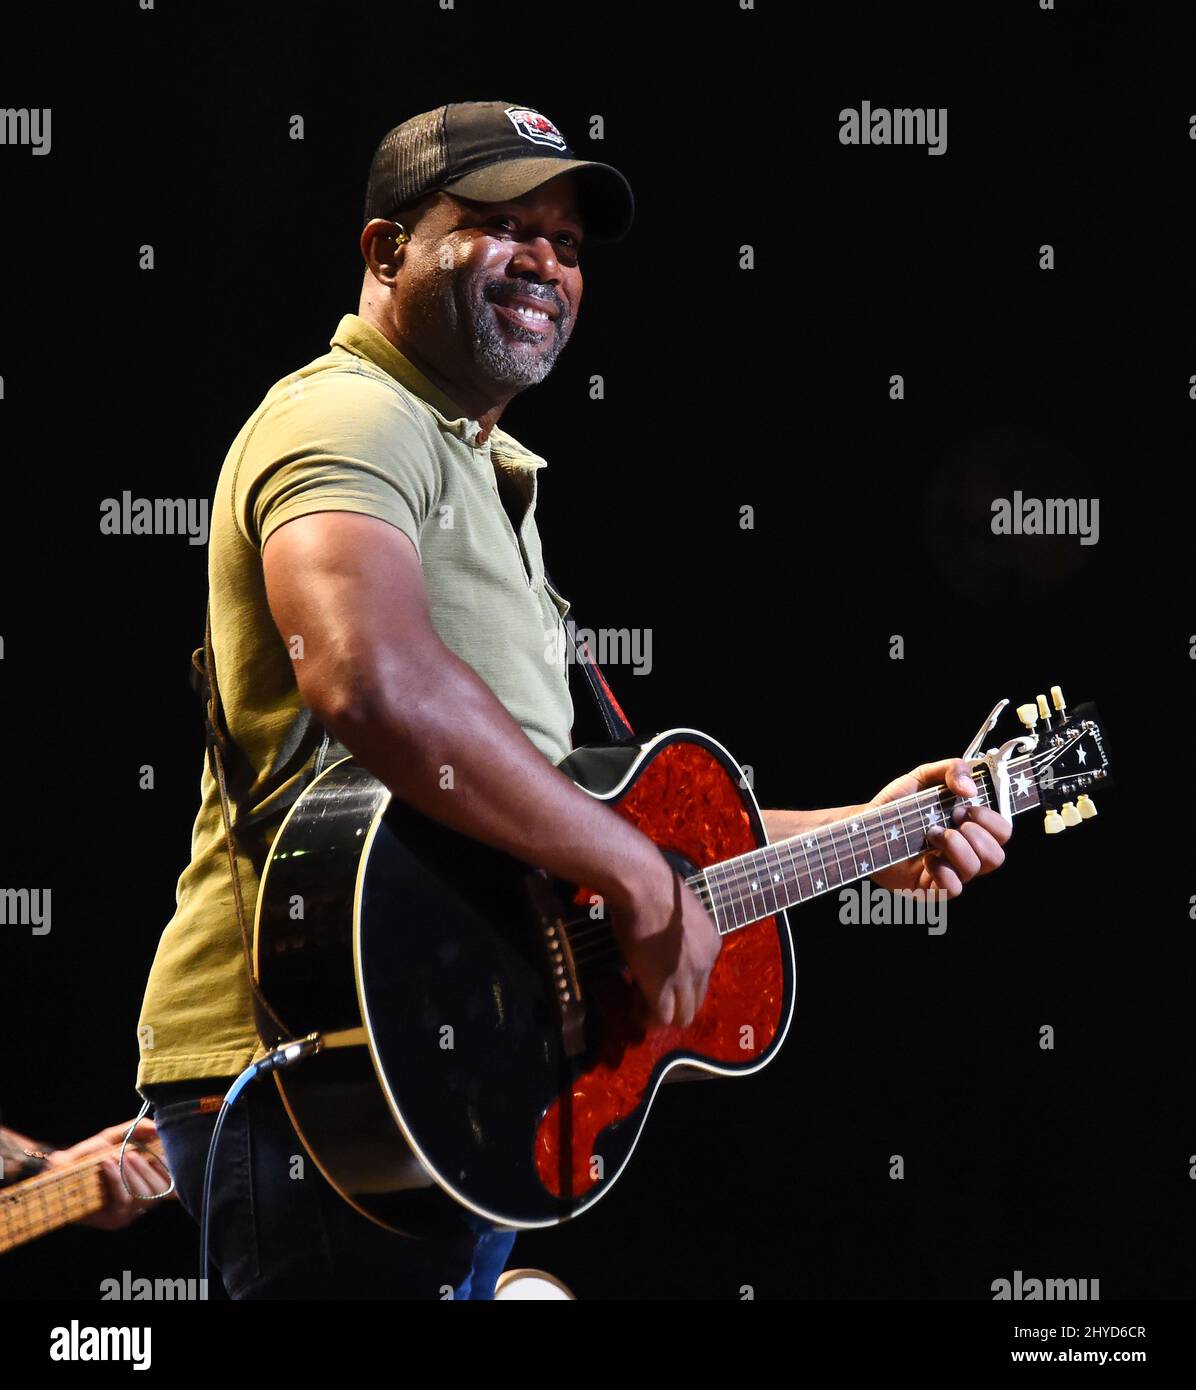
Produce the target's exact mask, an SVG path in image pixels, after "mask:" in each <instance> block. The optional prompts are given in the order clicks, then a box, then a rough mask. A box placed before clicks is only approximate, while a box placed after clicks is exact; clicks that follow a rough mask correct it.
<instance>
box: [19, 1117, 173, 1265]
mask: <svg viewBox="0 0 1196 1390" xmlns="http://www.w3.org/2000/svg"><path fill="white" fill-rule="evenodd" d="M131 1123H132V1121H129V1120H126V1121H125V1123H124V1124H120V1125H109V1126H108V1128H107V1129H102V1130H100V1132H99V1133H98V1134H93V1135H92V1136H91V1137H90V1138H88V1139H83V1140H80V1142H79V1143H78V1144H72V1145H71V1147H70V1148H67V1149H54V1150H51V1151H50V1152H49V1153H46V1154H44V1156H43V1155H42V1153H41V1150H42V1147H43V1146H39V1145H38V1144H36V1143H35V1142H34V1141H33V1140H32V1139H29V1138H27V1137H26V1136H25V1135H22V1134H18V1133H17V1132H16V1131H14V1130H11V1129H3V1130H0V1152H2V1153H3V1154H4V1155H5V1157H6V1159H7V1158H8V1157H9V1156H11V1158H12V1160H13V1161H14V1162H15V1161H16V1160H17V1159H25V1160H27V1159H28V1158H31V1157H42V1158H43V1167H42V1171H41V1173H40V1175H38V1176H36V1177H30V1178H26V1179H24V1180H21V1179H20V1178H18V1181H17V1182H15V1183H14V1184H12V1185H11V1186H9V1187H4V1188H0V1193H2V1194H4V1197H5V1199H6V1200H5V1202H4V1206H3V1210H2V1211H0V1216H3V1217H4V1218H6V1219H9V1221H10V1224H12V1225H14V1227H15V1229H13V1230H11V1231H6V1230H5V1229H4V1225H3V1223H2V1222H0V1249H4V1248H7V1247H8V1246H9V1245H11V1244H19V1243H21V1241H23V1240H25V1239H31V1238H33V1237H34V1236H35V1235H39V1234H41V1233H42V1232H43V1230H52V1229H54V1227H56V1226H59V1225H63V1224H66V1221H74V1223H75V1224H78V1225H80V1226H92V1227H94V1228H95V1229H96V1230H100V1231H119V1230H121V1229H123V1228H124V1227H125V1226H128V1225H129V1224H130V1223H131V1222H133V1221H134V1220H135V1219H136V1218H137V1217H138V1216H141V1215H143V1214H144V1213H145V1212H147V1211H150V1210H152V1204H150V1203H147V1202H145V1201H139V1200H138V1197H153V1196H159V1195H161V1194H164V1193H165V1192H166V1190H167V1188H169V1186H170V1174H169V1172H167V1169H166V1165H165V1163H164V1162H163V1160H162V1158H161V1146H160V1145H159V1144H158V1142H157V1130H156V1128H155V1127H154V1123H153V1121H152V1120H142V1121H141V1122H140V1123H139V1124H138V1125H137V1127H136V1129H134V1131H133V1133H132V1135H131V1136H130V1139H129V1144H128V1147H127V1148H126V1150H125V1162H124V1176H125V1182H127V1184H128V1186H129V1189H130V1191H129V1192H126V1191H125V1188H124V1185H123V1184H122V1183H121V1180H120V1175H119V1174H118V1172H117V1158H118V1157H119V1155H120V1146H121V1141H122V1140H123V1138H124V1135H125V1131H126V1130H127V1129H128V1128H129V1125H130V1124H131ZM6 1166H7V1165H6ZM97 1167H98V1168H99V1177H100V1181H99V1183H98V1184H96V1183H95V1182H94V1179H90V1178H89V1174H90V1173H91V1172H92V1171H93V1170H94V1169H96V1168H97ZM59 1179H61V1180H62V1183H66V1184H67V1185H68V1186H70V1189H71V1190H70V1192H69V1193H66V1195H63V1194H62V1193H60V1192H59V1188H60V1187H61V1186H62V1183H60V1182H59ZM63 1191H64V1192H65V1189H63ZM51 1192H53V1193H54V1197H53V1200H49V1199H48V1194H49V1193H51ZM130 1194H135V1195H130ZM68 1198H69V1200H68ZM25 1207H29V1208H30V1210H29V1211H27V1212H26V1211H24V1210H23V1208H25ZM66 1213H69V1215H65V1214H66ZM64 1215H65V1220H64V1219H63V1218H64Z"/></svg>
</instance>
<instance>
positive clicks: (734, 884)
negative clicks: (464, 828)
mask: <svg viewBox="0 0 1196 1390" xmlns="http://www.w3.org/2000/svg"><path fill="white" fill-rule="evenodd" d="M1076 741H1077V740H1076V739H1073V740H1072V741H1071V743H1070V744H1068V745H1067V747H1065V748H1061V749H1048V750H1047V751H1045V752H1044V753H1041V754H1039V753H1035V754H1032V755H1026V757H1025V758H1020V759H1018V760H1017V762H1016V763H1015V764H1013V765H1012V766H1011V768H1010V772H1011V773H1017V772H1022V771H1024V770H1025V769H1026V767H1027V766H1029V767H1031V768H1033V769H1035V770H1037V769H1038V768H1041V767H1044V766H1047V765H1049V764H1050V763H1052V762H1054V761H1056V760H1057V759H1058V758H1059V757H1060V756H1061V754H1062V753H1064V752H1066V751H1067V748H1069V747H1072V746H1074V744H1075V742H1076ZM987 773H988V769H987V768H984V767H979V768H976V769H975V770H974V772H973V780H974V781H975V782H976V785H977V795H976V798H975V801H976V802H980V803H982V804H983V805H985V806H987V807H988V808H989V809H992V808H993V803H992V802H991V801H990V800H989V788H988V778H987ZM945 790H946V789H945V788H943V787H937V788H924V789H923V790H922V791H918V792H910V793H908V794H907V795H906V796H904V797H898V798H896V799H895V800H894V801H887V802H884V803H882V804H881V805H879V806H877V807H876V808H875V810H871V811H866V812H864V813H862V814H861V815H858V816H856V817H852V818H848V819H845V820H840V821H834V822H831V823H830V824H829V825H822V826H817V827H814V828H813V829H812V830H810V831H809V832H802V833H799V834H797V835H793V836H789V837H787V838H786V839H784V840H777V841H774V842H773V843H771V844H768V845H759V846H756V847H755V848H754V849H752V850H749V851H748V852H747V854H745V855H738V856H734V857H732V858H731V859H726V860H723V861H721V863H719V864H711V865H707V866H706V868H705V870H703V871H701V873H702V875H703V876H708V875H709V874H710V872H711V870H715V869H721V870H722V873H721V874H719V876H718V877H717V878H715V879H714V880H713V882H712V886H713V887H715V888H718V889H720V890H721V889H724V888H725V889H742V888H743V887H744V886H745V885H748V884H750V883H752V882H754V881H756V874H755V873H754V872H753V871H752V870H751V869H750V868H749V867H747V865H746V864H745V863H744V861H745V860H746V859H748V858H751V857H752V856H759V858H760V863H762V864H765V863H767V860H766V859H765V858H764V856H765V855H766V854H767V852H768V851H769V850H781V849H785V850H787V852H788V853H789V854H790V856H791V857H792V856H793V847H794V846H796V845H797V844H798V843H799V842H802V844H803V845H804V842H805V841H806V840H813V841H814V842H815V843H814V845H813V846H804V847H805V848H810V847H813V848H817V849H822V848H824V847H826V848H829V849H830V850H831V852H832V854H834V855H835V858H836V861H838V850H839V849H840V848H847V849H850V850H852V852H853V853H854V852H855V848H856V847H855V846H854V845H853V843H852V838H851V837H852V836H853V835H859V834H861V833H864V834H865V838H866V843H867V847H868V849H869V850H871V849H872V848H873V846H872V841H871V835H872V834H873V833H875V831H876V830H881V831H887V830H889V829H891V828H892V827H893V826H895V825H898V824H899V825H900V829H901V831H902V834H903V835H904V836H905V838H906V840H907V843H908V838H909V837H908V830H907V826H906V820H907V817H908V816H909V815H910V814H911V813H913V814H915V815H916V816H917V819H918V824H919V827H920V826H921V821H922V814H921V812H922V810H923V809H924V808H927V807H931V806H933V805H934V804H936V803H937V804H938V805H939V806H940V807H942V806H943V801H944V791H945ZM948 795H949V796H952V797H954V805H953V806H952V807H951V812H949V813H948V814H949V815H950V814H952V813H953V812H954V810H955V809H956V807H957V806H960V805H971V804H975V802H974V801H973V798H971V797H961V796H955V794H954V793H948ZM909 803H914V804H912V805H911V804H909ZM1038 804H1041V802H1039V803H1038ZM890 808H892V809H894V810H896V811H897V815H896V817H894V818H890V819H889V820H887V821H886V820H885V813H886V812H887V811H888V810H889V809H890ZM944 809H945V808H944ZM1023 809H1028V808H1023ZM861 821H868V822H871V825H869V826H866V827H865V829H864V831H863V832H861V831H858V830H857V831H851V830H847V831H846V832H845V833H844V834H842V835H840V834H838V833H836V832H837V830H838V829H839V828H840V827H845V826H848V825H849V824H851V823H853V822H861ZM828 831H829V832H830V833H829V834H828V833H827V832H828ZM882 843H887V841H885V842H882ZM922 852H923V851H922V850H921V849H920V850H918V851H916V852H915V853H914V854H910V855H907V856H905V859H913V858H916V857H917V855H918V854H920V853H922ZM794 862H795V863H796V860H795V861H794ZM890 862H891V863H893V862H904V861H893V860H890ZM732 865H733V866H735V867H734V868H728V867H727V866H732ZM838 867H839V868H840V870H841V869H842V865H841V864H839V865H838ZM887 867H888V865H884V866H881V867H880V869H878V871H882V870H883V868H887ZM799 876H800V870H799ZM696 877H697V876H695V878H696ZM693 882H694V880H687V883H688V884H690V885H691V886H692V883H693ZM753 891H754V892H755V893H759V892H760V891H761V890H760V889H758V888H757V889H755V890H753ZM740 896H742V895H740ZM726 897H727V901H726V903H725V904H724V905H725V906H730V905H733V903H734V902H735V901H736V896H735V894H734V893H731V894H727V895H726ZM574 920H575V921H580V920H582V919H580V918H578V919H574Z"/></svg>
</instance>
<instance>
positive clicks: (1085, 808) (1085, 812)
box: [1076, 792, 1096, 820]
mask: <svg viewBox="0 0 1196 1390" xmlns="http://www.w3.org/2000/svg"><path fill="white" fill-rule="evenodd" d="M1076 810H1077V811H1079V813H1080V815H1081V816H1083V818H1084V819H1085V820H1091V819H1092V817H1093V816H1095V815H1096V805H1095V803H1094V802H1093V800H1092V798H1091V797H1090V796H1089V795H1088V793H1087V792H1084V793H1083V794H1082V795H1081V796H1078V797H1077V798H1076Z"/></svg>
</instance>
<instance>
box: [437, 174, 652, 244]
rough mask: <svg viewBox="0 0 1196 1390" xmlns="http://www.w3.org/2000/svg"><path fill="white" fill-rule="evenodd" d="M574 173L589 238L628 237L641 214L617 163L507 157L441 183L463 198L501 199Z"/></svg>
mask: <svg viewBox="0 0 1196 1390" xmlns="http://www.w3.org/2000/svg"><path fill="white" fill-rule="evenodd" d="M569 173H574V174H577V175H578V185H579V189H580V198H581V213H582V218H583V219H584V221H585V232H586V236H587V237H593V238H594V239H595V240H596V241H619V240H620V239H621V238H622V237H624V236H626V234H627V231H628V229H629V228H630V226H631V221H632V218H633V217H634V215H635V198H634V196H633V195H632V192H631V185H630V184H629V183H628V182H627V180H626V179H625V178H624V177H623V175H622V174H620V173H619V171H618V170H617V169H616V168H614V167H613V165H610V164H599V163H596V162H595V161H594V160H592V159H554V158H540V159H536V158H529V159H504V160H503V161H502V162H501V163H499V164H489V165H487V166H486V168H484V169H475V170H474V172H473V173H472V174H465V175H464V176H463V177H461V178H459V179H454V180H453V181H452V182H451V183H446V184H442V185H441V187H442V188H443V190H444V191H445V192H446V193H454V194H456V195H458V196H459V197H461V198H469V199H472V200H474V201H476V202H481V203H501V202H504V201H505V200H507V199H509V198H520V197H522V196H523V194H525V193H530V192H531V191H532V189H533V188H539V186H540V185H541V184H542V183H547V182H548V180H549V179H555V178H557V177H558V176H559V175H560V174H569Z"/></svg>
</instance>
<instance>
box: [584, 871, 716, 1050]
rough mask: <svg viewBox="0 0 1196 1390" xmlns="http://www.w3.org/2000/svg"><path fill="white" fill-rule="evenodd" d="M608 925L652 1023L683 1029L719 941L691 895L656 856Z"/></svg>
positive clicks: (698, 999)
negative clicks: (654, 865) (642, 879)
mask: <svg viewBox="0 0 1196 1390" xmlns="http://www.w3.org/2000/svg"><path fill="white" fill-rule="evenodd" d="M643 878H644V881H643V882H641V883H640V884H639V885H637V886H636V887H634V888H633V890H632V892H631V893H630V894H628V895H627V896H626V898H624V899H622V900H621V901H620V902H619V903H616V904H614V905H613V906H612V912H611V918H612V921H611V925H612V927H613V929H614V933H615V939H616V941H617V942H618V943H619V948H620V950H621V951H622V952H623V958H624V960H625V961H626V962H627V966H628V969H629V970H630V971H631V974H632V977H633V979H634V980H635V982H636V984H637V985H638V986H639V988H640V991H641V993H642V995H643V997H644V1002H645V1004H646V1006H647V1012H648V1016H649V1019H650V1021H651V1022H652V1023H655V1024H660V1025H663V1026H665V1027H668V1026H670V1025H672V1026H674V1027H677V1028H685V1027H687V1026H688V1025H689V1024H690V1023H691V1022H692V1021H693V1018H694V1015H695V1014H696V1013H697V1012H698V1010H699V1009H700V1008H701V1007H702V1001H703V1000H704V999H705V998H706V986H707V985H708V984H709V982H710V973H711V971H712V970H713V969H714V962H715V961H716V960H717V959H718V954H719V951H720V950H722V944H723V943H722V938H721V937H720V936H719V933H718V929H717V928H716V927H715V924H714V920H713V918H712V917H711V916H710V914H709V913H708V912H707V911H706V909H705V908H704V907H703V906H702V903H701V901H700V900H699V898H698V896H697V894H695V893H694V892H693V890H692V889H690V888H687V887H686V886H685V883H684V882H683V881H682V879H681V876H680V875H679V874H678V873H676V872H675V871H674V869H673V868H672V866H671V865H670V864H669V863H668V861H667V860H666V859H665V858H664V857H663V856H660V858H659V859H658V865H657V867H654V868H653V869H651V870H650V871H649V872H648V873H646V874H645V875H644V876H643Z"/></svg>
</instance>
